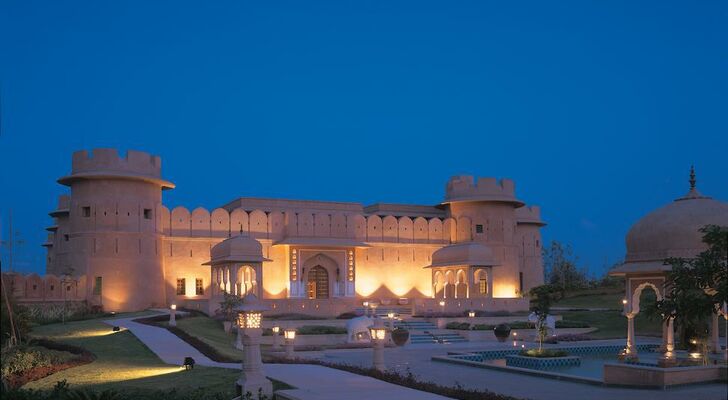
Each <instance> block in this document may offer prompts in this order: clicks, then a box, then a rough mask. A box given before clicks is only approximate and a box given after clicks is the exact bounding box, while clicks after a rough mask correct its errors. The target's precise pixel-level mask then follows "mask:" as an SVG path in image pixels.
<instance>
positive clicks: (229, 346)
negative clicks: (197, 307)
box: [177, 316, 242, 360]
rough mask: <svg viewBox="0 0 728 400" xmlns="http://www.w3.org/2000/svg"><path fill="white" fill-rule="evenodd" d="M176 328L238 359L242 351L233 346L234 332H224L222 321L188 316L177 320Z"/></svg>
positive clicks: (225, 354)
mask: <svg viewBox="0 0 728 400" xmlns="http://www.w3.org/2000/svg"><path fill="white" fill-rule="evenodd" d="M177 328H179V329H182V330H183V331H185V332H187V333H188V334H190V335H191V336H195V337H197V338H198V339H200V340H201V341H203V342H205V343H207V344H208V345H210V346H211V347H213V348H214V349H215V350H217V351H218V353H220V354H222V355H224V356H227V357H230V358H232V359H236V360H239V359H241V357H242V352H241V351H240V350H238V349H236V348H235V334H234V333H225V330H224V329H223V326H222V322H220V321H217V320H214V319H212V318H208V317H203V316H199V317H189V318H181V319H179V320H177Z"/></svg>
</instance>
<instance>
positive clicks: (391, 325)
mask: <svg viewBox="0 0 728 400" xmlns="http://www.w3.org/2000/svg"><path fill="white" fill-rule="evenodd" d="M396 317H397V315H396V314H395V313H393V312H391V311H390V312H388V313H387V318H389V329H391V330H394V319H395V318H396Z"/></svg>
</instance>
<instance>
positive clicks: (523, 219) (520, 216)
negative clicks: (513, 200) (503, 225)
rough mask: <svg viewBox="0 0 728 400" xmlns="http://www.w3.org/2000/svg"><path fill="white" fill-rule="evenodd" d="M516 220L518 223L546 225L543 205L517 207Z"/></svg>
mask: <svg viewBox="0 0 728 400" xmlns="http://www.w3.org/2000/svg"><path fill="white" fill-rule="evenodd" d="M516 221H517V222H518V224H532V225H538V226H544V225H546V222H544V221H543V220H542V219H541V207H539V206H525V207H521V208H517V209H516Z"/></svg>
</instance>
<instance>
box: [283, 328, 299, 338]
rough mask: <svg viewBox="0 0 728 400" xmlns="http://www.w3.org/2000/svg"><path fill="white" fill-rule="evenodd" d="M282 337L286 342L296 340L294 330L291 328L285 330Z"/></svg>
mask: <svg viewBox="0 0 728 400" xmlns="http://www.w3.org/2000/svg"><path fill="white" fill-rule="evenodd" d="M283 337H284V338H285V339H286V340H295V339H296V330H295V329H293V328H289V329H286V330H285V331H283Z"/></svg>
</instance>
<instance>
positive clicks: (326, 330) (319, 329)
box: [296, 325, 346, 335]
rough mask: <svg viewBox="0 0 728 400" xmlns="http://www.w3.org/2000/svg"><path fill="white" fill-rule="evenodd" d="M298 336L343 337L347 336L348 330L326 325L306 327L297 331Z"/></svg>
mask: <svg viewBox="0 0 728 400" xmlns="http://www.w3.org/2000/svg"><path fill="white" fill-rule="evenodd" d="M296 334H298V335H341V334H346V328H342V327H339V326H326V325H304V326H302V327H300V328H298V329H296Z"/></svg>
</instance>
